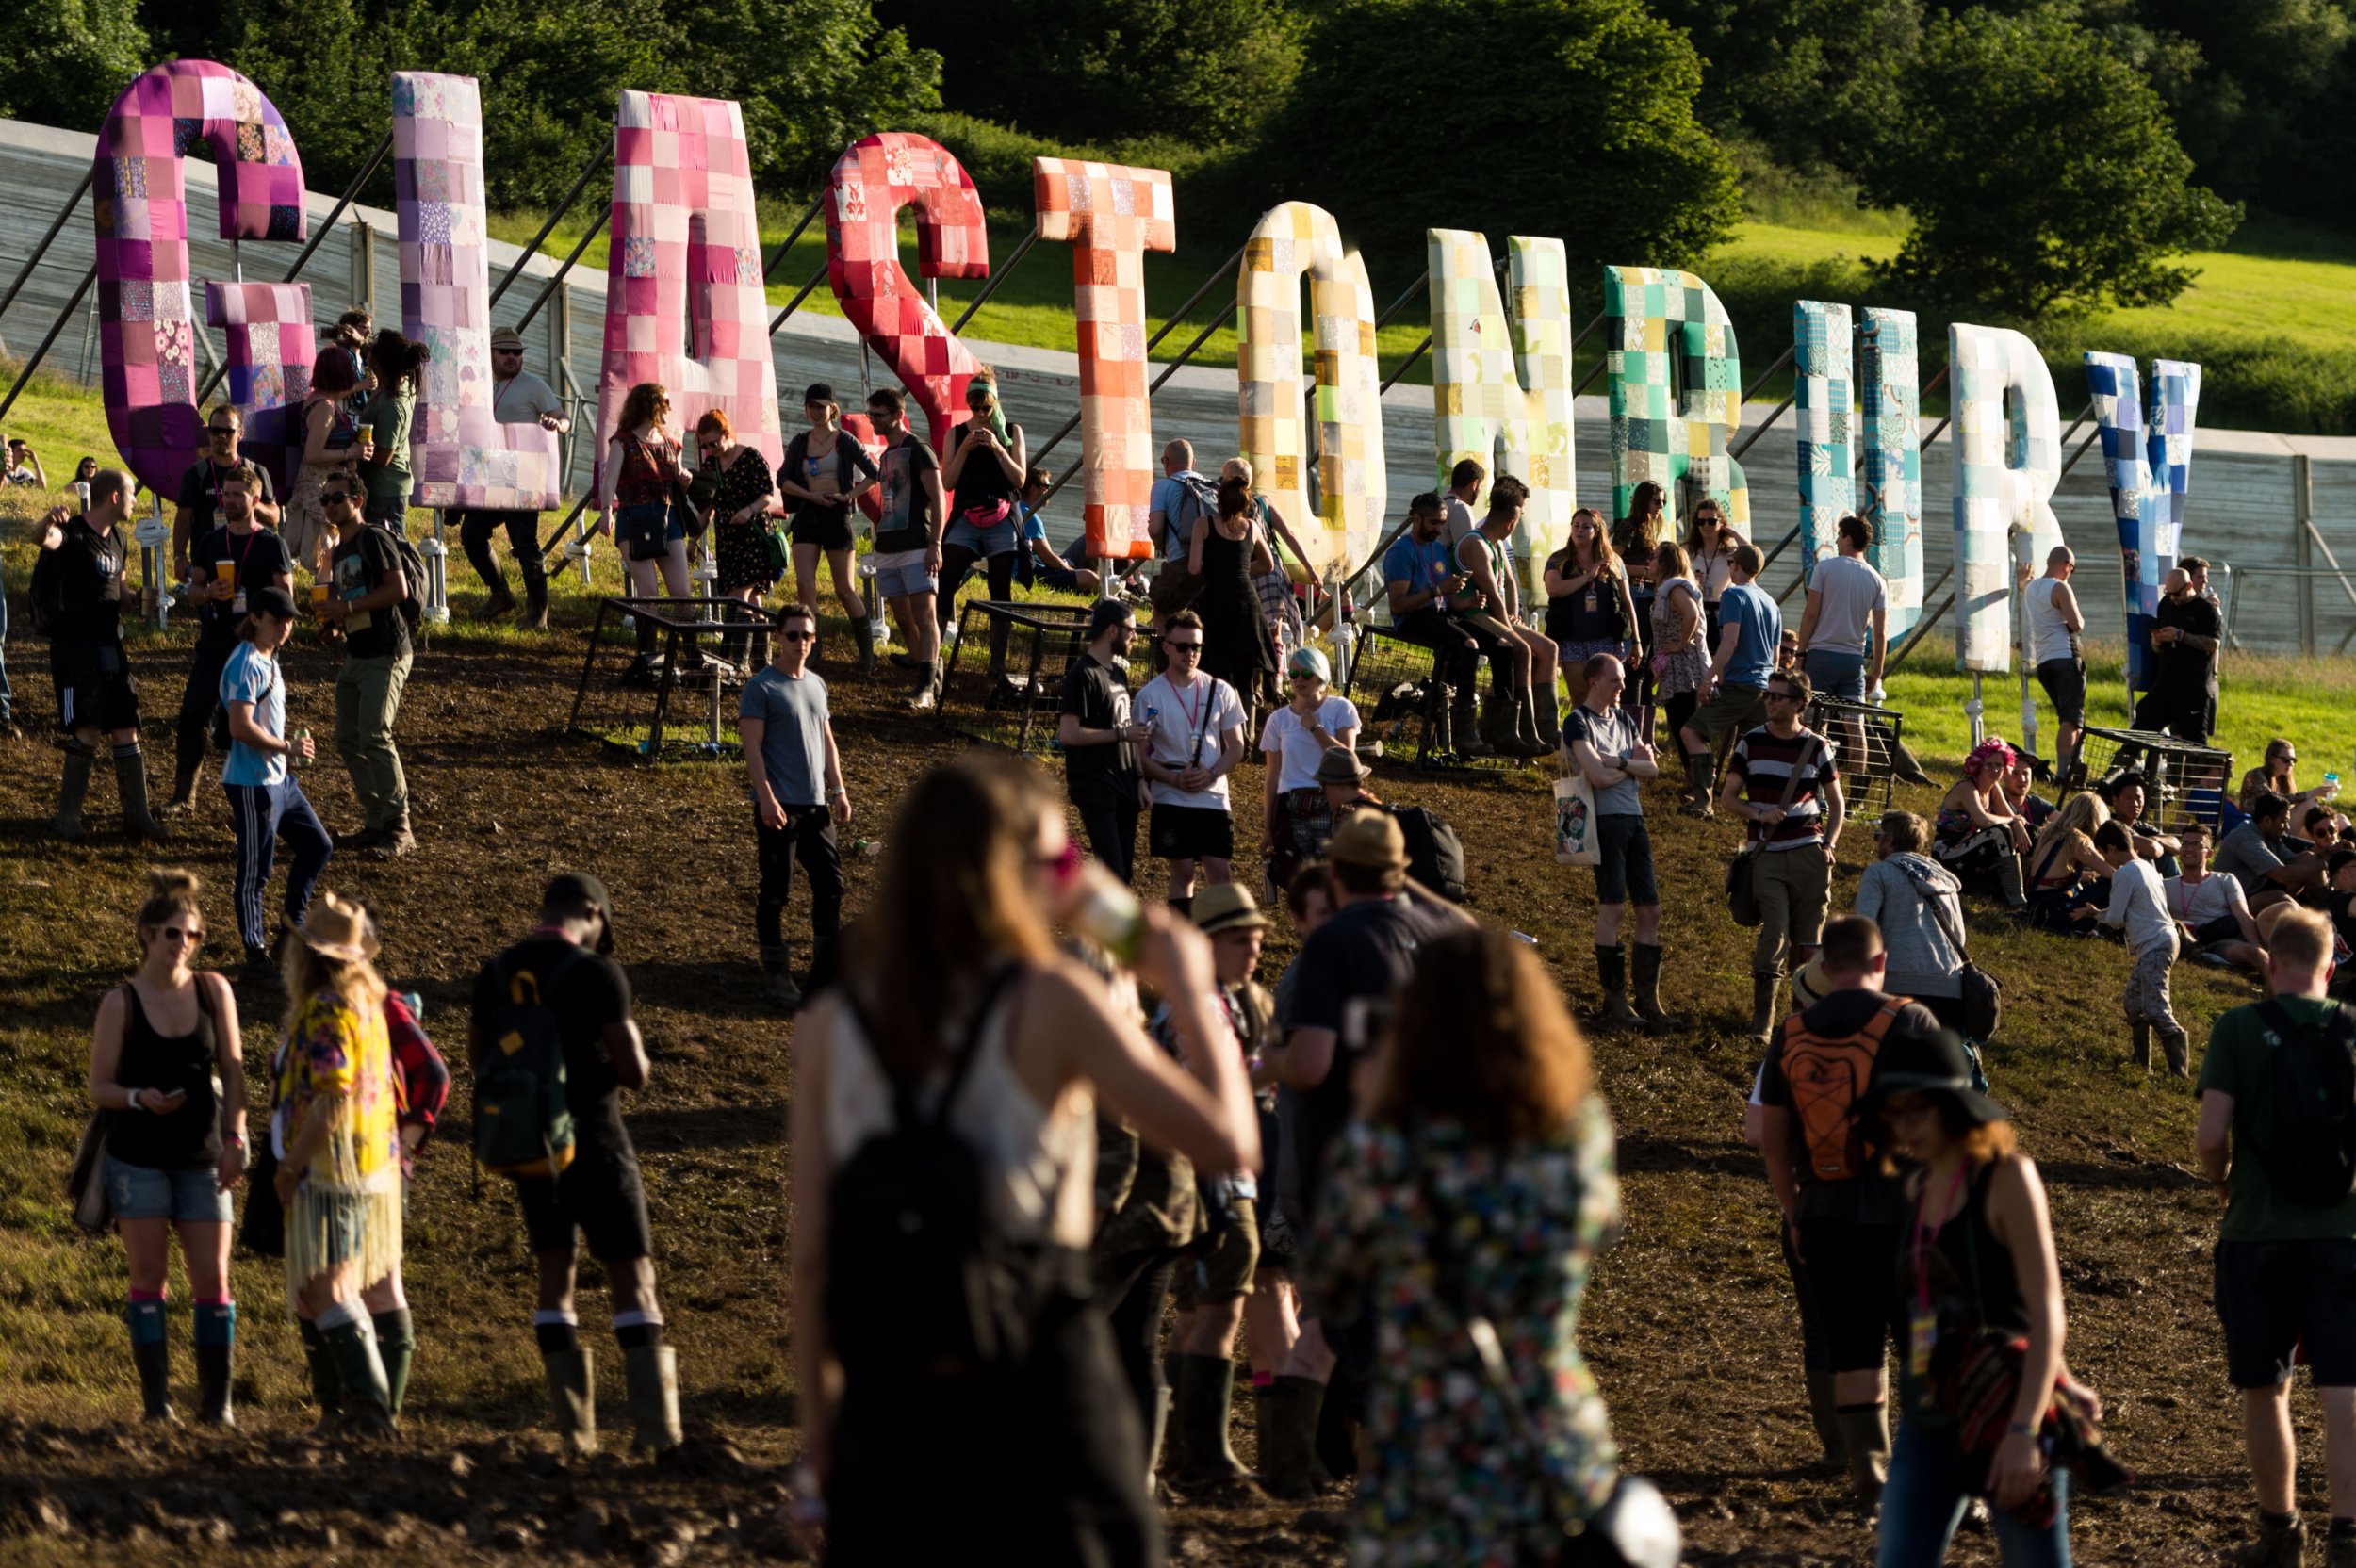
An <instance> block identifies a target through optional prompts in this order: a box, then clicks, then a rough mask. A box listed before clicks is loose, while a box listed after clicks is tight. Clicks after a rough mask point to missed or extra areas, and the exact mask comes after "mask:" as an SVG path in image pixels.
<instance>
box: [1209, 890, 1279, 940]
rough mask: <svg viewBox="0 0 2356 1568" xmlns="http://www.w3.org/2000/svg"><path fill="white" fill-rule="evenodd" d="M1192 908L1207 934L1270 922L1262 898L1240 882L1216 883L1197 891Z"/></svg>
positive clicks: (1241, 929) (1244, 928)
mask: <svg viewBox="0 0 2356 1568" xmlns="http://www.w3.org/2000/svg"><path fill="white" fill-rule="evenodd" d="M1190 912H1191V913H1192V915H1193V917H1194V923H1195V925H1196V927H1197V928H1198V929H1200V930H1201V931H1202V933H1203V935H1204V936H1206V937H1216V936H1218V935H1219V933H1220V932H1222V931H1251V930H1257V929H1261V928H1263V927H1265V926H1266V925H1267V924H1268V917H1267V916H1266V915H1264V914H1262V913H1260V903H1259V900H1257V899H1255V898H1253V897H1252V892H1251V890H1250V889H1248V888H1246V887H1245V886H1244V885H1243V884H1242V883H1240V882H1214V883H1212V884H1211V885H1210V886H1209V887H1207V888H1205V889H1203V890H1202V891H1201V892H1199V893H1197V894H1195V895H1194V904H1193V906H1192V907H1191V910H1190Z"/></svg>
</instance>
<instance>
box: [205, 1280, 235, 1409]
mask: <svg viewBox="0 0 2356 1568" xmlns="http://www.w3.org/2000/svg"><path fill="white" fill-rule="evenodd" d="M236 1358H237V1306H236V1304H235V1303H234V1302H228V1301H199V1302H198V1303H197V1304H196V1391H197V1392H196V1418H197V1419H198V1420H199V1421H202V1422H204V1423H205V1425H206V1426H208V1427H234V1426H236V1425H237V1413H236V1412H235V1411H234V1410H233V1409H231V1407H230V1391H229V1378H230V1372H231V1369H232V1367H233V1364H234V1363H235V1361H236Z"/></svg>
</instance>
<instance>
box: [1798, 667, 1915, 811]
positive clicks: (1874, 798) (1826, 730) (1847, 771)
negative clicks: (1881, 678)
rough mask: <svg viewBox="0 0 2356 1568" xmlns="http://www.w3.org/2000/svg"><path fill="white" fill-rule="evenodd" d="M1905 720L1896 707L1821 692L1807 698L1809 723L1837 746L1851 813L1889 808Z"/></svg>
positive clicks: (1901, 749)
mask: <svg viewBox="0 0 2356 1568" xmlns="http://www.w3.org/2000/svg"><path fill="white" fill-rule="evenodd" d="M1808 727H1809V728H1810V729H1813V730H1815V731H1816V732H1817V733H1818V734H1819V735H1823V736H1825V737H1826V738H1828V739H1830V740H1831V741H1832V742H1833V743H1835V744H1836V745H1838V746H1839V747H1840V748H1841V792H1842V794H1844V795H1845V796H1847V798H1848V804H1849V814H1850V816H1851V817H1852V818H1862V817H1863V816H1864V815H1865V814H1867V813H1869V812H1870V813H1872V814H1873V815H1874V816H1879V815H1881V813H1883V812H1884V811H1887V810H1889V809H1890V793H1891V791H1892V790H1893V788H1894V787H1895V781H1896V779H1897V776H1898V772H1899V768H1898V761H1899V758H1900V756H1901V755H1902V752H1903V743H1902V740H1901V737H1902V736H1903V734H1904V732H1905V729H1906V715H1905V714H1904V713H1901V712H1899V711H1897V710H1896V709H1894V708H1877V707H1875V706H1873V704H1871V703H1864V702H1851V701H1849V700H1848V699H1847V698H1845V697H1828V696H1824V695H1821V694H1820V695H1817V696H1812V697H1810V698H1809V699H1808Z"/></svg>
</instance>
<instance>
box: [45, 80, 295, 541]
mask: <svg viewBox="0 0 2356 1568" xmlns="http://www.w3.org/2000/svg"><path fill="white" fill-rule="evenodd" d="M200 149H209V150H210V154H211V156H212V159H213V163H214V166H215V167H216V168H217V169H218V170H219V171H220V194H221V237H222V238H223V239H301V238H302V237H303V233H304V219H303V163H302V160H301V159H300V158H298V157H297V156H296V155H295V145H294V138H293V137H292V136H290V135H289V134H288V133H287V130H286V120H285V119H284V117H282V116H281V115H280V114H279V112H278V110H277V108H276V106H273V105H272V104H271V103H270V100H269V99H268V98H265V97H263V96H262V90H261V89H260V88H257V87H255V86H254V84H253V83H252V82H250V81H248V80H246V78H244V77H243V76H240V75H239V74H237V73H236V72H235V71H232V70H230V69H229V68H228V67H227V66H225V65H217V64H215V63H214V62H213V61H211V60H172V61H169V62H167V63H165V64H163V65H158V66H153V67H151V68H149V69H148V70H146V71H143V72H141V73H139V75H138V76H137V77H135V78H134V79H133V80H132V82H131V85H130V86H129V87H126V88H124V89H123V95H122V96H121V97H119V98H117V99H116V100H115V103H114V107H113V108H111V109H109V110H108V111H107V113H106V123H105V124H104V125H102V126H100V127H99V131H98V152H97V156H96V158H95V160H94V162H93V166H92V168H91V172H90V205H91V209H92V212H93V215H94V216H95V218H96V220H97V229H98V321H99V328H98V330H99V345H100V352H101V356H102V359H103V362H104V370H103V372H102V377H103V380H102V384H103V387H104V393H105V397H106V424H107V427H108V429H109V430H110V431H111V432H112V433H113V434H114V441H115V447H116V449H118V450H119V451H121V452H122V454H123V461H124V462H125V463H126V464H128V465H129V466H130V468H131V471H132V473H133V474H135V475H137V476H138V478H139V482H140V483H141V484H144V485H146V486H147V487H148V488H150V489H152V490H155V491H157V492H159V493H162V494H166V495H170V494H172V493H174V492H176V491H177V490H178V488H179V484H180V475H181V473H182V472H183V470H185V469H186V468H187V467H188V465H189V463H190V462H192V461H194V459H195V457H196V455H197V451H198V449H199V448H200V447H201V446H202V445H203V444H204V443H203V438H202V437H201V436H200V435H199V434H198V433H197V427H198V424H199V420H198V417H197V409H196V319H195V314H194V302H193V301H192V299H191V298H190V296H189V292H188V188H187V182H186V178H185V171H184V169H183V168H182V165H181V160H182V159H183V158H186V157H188V156H189V155H194V154H196V153H198V151H199V150H200ZM304 315H305V316H306V317H307V315H308V311H307V310H306V311H305V312H304ZM232 347H233V349H234V347H235V341H234V340H233V343H232ZM233 368H234V367H233ZM309 373H310V366H309V365H308V364H307V363H305V364H304V365H303V382H304V384H303V388H302V389H301V391H298V392H297V394H296V396H297V397H298V398H300V396H301V392H302V391H308V390H309V384H308V383H309Z"/></svg>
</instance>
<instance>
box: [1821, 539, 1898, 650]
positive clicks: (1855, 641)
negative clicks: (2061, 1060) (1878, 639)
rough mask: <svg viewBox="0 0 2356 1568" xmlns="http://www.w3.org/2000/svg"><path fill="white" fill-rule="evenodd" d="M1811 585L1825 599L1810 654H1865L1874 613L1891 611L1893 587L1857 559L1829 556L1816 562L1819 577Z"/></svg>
mask: <svg viewBox="0 0 2356 1568" xmlns="http://www.w3.org/2000/svg"><path fill="white" fill-rule="evenodd" d="M1808 590H1809V592H1811V593H1814V594H1817V595H1820V596H1822V602H1821V603H1820V604H1819V605H1818V607H1817V612H1816V629H1815V630H1814V631H1813V632H1812V633H1811V634H1810V637H1809V641H1808V652H1810V653H1856V654H1862V653H1863V652H1864V651H1865V635H1866V633H1867V632H1869V631H1871V630H1872V629H1873V612H1874V611H1876V610H1881V611H1887V610H1889V608H1890V585H1889V584H1888V583H1886V582H1884V581H1883V580H1882V575H1881V573H1879V572H1877V571H1875V570H1873V567H1871V566H1869V565H1867V564H1865V562H1864V561H1863V559H1862V558H1860V557H1857V556H1854V555H1833V556H1826V557H1825V558H1824V560H1822V561H1819V562H1818V563H1816V575H1815V576H1814V577H1813V578H1811V579H1809V580H1808Z"/></svg>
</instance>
